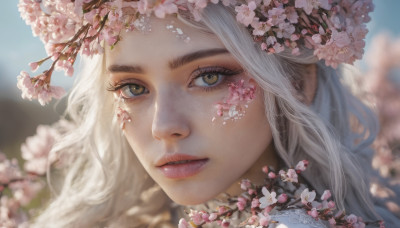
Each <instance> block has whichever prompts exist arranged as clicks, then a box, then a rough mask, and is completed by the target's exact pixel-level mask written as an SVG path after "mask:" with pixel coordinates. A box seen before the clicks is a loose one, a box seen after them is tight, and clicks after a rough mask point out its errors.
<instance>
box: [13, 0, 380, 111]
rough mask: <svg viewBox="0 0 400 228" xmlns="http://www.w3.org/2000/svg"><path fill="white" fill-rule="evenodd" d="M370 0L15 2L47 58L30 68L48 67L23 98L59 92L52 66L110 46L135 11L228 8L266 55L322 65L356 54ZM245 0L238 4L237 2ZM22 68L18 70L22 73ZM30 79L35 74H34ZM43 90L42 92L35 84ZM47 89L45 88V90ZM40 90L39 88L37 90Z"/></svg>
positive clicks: (133, 22)
mask: <svg viewBox="0 0 400 228" xmlns="http://www.w3.org/2000/svg"><path fill="white" fill-rule="evenodd" d="M371 1H372V0H281V1H276V0H247V1H242V0H163V1H158V0H137V1H132V0H20V1H19V5H18V8H19V11H20V13H21V17H22V18H23V19H24V20H25V21H26V23H27V24H28V25H30V26H31V27H32V31H33V34H34V35H35V36H39V37H40V39H41V40H42V41H43V42H44V44H45V47H46V51H47V54H48V57H47V58H45V59H43V60H40V61H38V62H33V63H31V64H30V65H31V67H32V69H37V68H38V67H39V66H40V65H41V64H42V63H43V62H44V61H46V60H48V59H51V60H52V61H53V64H52V65H51V67H50V69H49V70H47V71H45V72H46V73H44V74H42V76H43V77H42V79H41V80H42V81H44V82H45V83H44V84H43V85H42V86H43V87H44V88H45V91H47V93H48V94H42V93H40V92H35V91H34V90H31V89H26V88H30V87H29V86H28V85H27V84H26V85H25V86H24V87H22V88H23V90H24V91H23V93H24V95H23V97H24V98H28V99H32V98H35V99H36V98H38V99H40V100H41V103H47V102H48V100H50V99H51V98H52V97H55V98H57V97H59V96H58V95H59V93H58V94H57V95H55V93H56V92H54V91H52V89H51V88H52V87H50V86H49V84H50V78H51V74H52V72H53V70H54V69H62V70H64V71H65V72H66V74H67V75H72V74H73V64H74V63H75V60H76V57H77V55H78V53H79V52H81V53H82V54H84V55H88V56H91V55H94V54H101V53H103V49H104V44H107V45H109V46H111V47H112V46H114V45H116V44H117V43H118V41H119V40H120V39H121V38H120V34H121V32H122V31H123V30H127V31H130V30H133V29H138V30H141V29H142V27H146V26H145V25H143V22H142V21H141V17H148V16H150V15H152V14H154V15H155V16H156V17H158V18H164V17H165V16H166V15H170V14H177V13H179V12H180V11H184V12H186V13H187V12H190V13H192V15H193V17H194V18H195V19H196V20H201V16H200V15H201V10H202V9H204V8H205V7H206V6H207V5H208V4H209V3H212V4H217V3H219V2H221V3H222V4H223V5H225V6H232V7H235V11H236V18H237V20H238V22H240V23H242V24H244V25H245V26H246V27H248V28H249V30H250V32H251V33H252V35H253V36H254V40H256V41H259V42H260V43H261V48H262V49H263V50H265V51H267V52H269V53H279V52H282V51H284V50H285V49H286V48H288V49H290V50H291V52H292V53H293V54H295V55H297V54H299V53H300V47H301V46H302V45H304V46H306V47H307V48H310V49H313V50H314V54H315V55H316V56H317V57H318V58H320V59H325V61H326V64H327V65H329V66H333V67H337V65H338V64H339V63H353V62H354V61H355V60H356V59H360V58H361V55H362V53H363V47H364V41H363V39H364V38H365V35H366V33H367V29H366V27H365V23H366V22H368V21H369V20H370V18H369V16H368V13H369V12H371V11H372V9H373V5H372V2H371ZM244 2H245V3H244ZM21 74H22V73H21ZM34 78H37V77H34ZM41 91H44V90H41ZM48 91H51V92H48ZM39 94H41V95H40V96H39Z"/></svg>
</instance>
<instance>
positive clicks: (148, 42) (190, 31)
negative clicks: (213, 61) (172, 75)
mask: <svg viewBox="0 0 400 228" xmlns="http://www.w3.org/2000/svg"><path fill="white" fill-rule="evenodd" d="M148 23H149V26H150V29H151V31H147V32H142V31H136V30H135V31H130V32H125V33H123V34H122V39H121V41H120V42H119V43H118V44H117V45H115V47H114V48H113V49H112V50H111V49H110V48H106V62H107V67H108V66H109V65H113V64H124V65H125V64H134V65H143V66H146V65H149V63H151V64H153V65H154V64H157V63H160V64H162V63H163V62H166V61H168V60H170V59H172V58H175V57H178V56H182V55H185V54H187V53H190V52H195V51H199V50H203V49H214V48H224V45H223V44H222V42H221V41H220V40H219V39H218V38H217V37H216V36H215V35H214V34H212V33H210V32H206V31H204V30H202V29H199V28H197V27H194V26H191V25H188V24H186V23H184V22H182V21H180V20H178V19H176V18H173V17H167V18H165V19H158V18H151V19H150V20H149V22H148ZM178 33H180V34H178ZM185 38H189V39H190V40H189V41H188V42H185V40H184V39H185Z"/></svg>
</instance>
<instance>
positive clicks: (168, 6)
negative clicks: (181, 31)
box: [154, 0, 178, 18]
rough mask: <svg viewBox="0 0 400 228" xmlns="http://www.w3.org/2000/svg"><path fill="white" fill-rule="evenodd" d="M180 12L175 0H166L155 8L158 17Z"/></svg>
mask: <svg viewBox="0 0 400 228" xmlns="http://www.w3.org/2000/svg"><path fill="white" fill-rule="evenodd" d="M176 12H178V7H177V5H176V4H174V0H165V1H162V3H159V4H158V5H157V6H156V7H155V8H154V14H155V15H156V16H157V17H158V18H164V17H165V15H166V14H172V13H176Z"/></svg>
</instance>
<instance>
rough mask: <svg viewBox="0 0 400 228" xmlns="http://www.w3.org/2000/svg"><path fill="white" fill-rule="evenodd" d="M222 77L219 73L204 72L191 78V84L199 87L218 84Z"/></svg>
mask: <svg viewBox="0 0 400 228" xmlns="http://www.w3.org/2000/svg"><path fill="white" fill-rule="evenodd" d="M223 79H224V75H222V74H220V73H204V74H202V75H200V76H198V77H197V78H195V79H194V80H193V85H195V86H199V87H211V86H214V85H217V84H219V83H220V82H221V81H222V80H223Z"/></svg>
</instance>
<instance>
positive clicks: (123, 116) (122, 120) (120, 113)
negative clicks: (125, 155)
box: [115, 107, 132, 130]
mask: <svg viewBox="0 0 400 228" xmlns="http://www.w3.org/2000/svg"><path fill="white" fill-rule="evenodd" d="M115 117H116V119H117V120H118V122H119V124H120V128H121V130H124V129H125V125H126V124H127V123H130V122H132V119H131V117H130V115H129V113H128V112H127V111H126V110H125V109H123V108H121V107H118V108H117V110H116V111H115Z"/></svg>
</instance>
